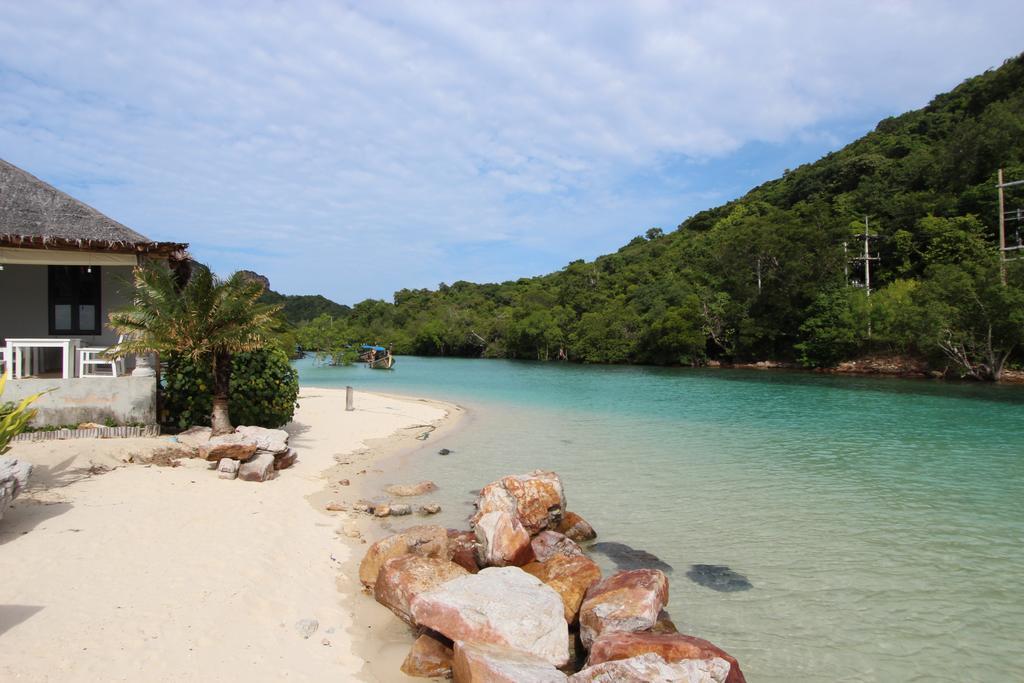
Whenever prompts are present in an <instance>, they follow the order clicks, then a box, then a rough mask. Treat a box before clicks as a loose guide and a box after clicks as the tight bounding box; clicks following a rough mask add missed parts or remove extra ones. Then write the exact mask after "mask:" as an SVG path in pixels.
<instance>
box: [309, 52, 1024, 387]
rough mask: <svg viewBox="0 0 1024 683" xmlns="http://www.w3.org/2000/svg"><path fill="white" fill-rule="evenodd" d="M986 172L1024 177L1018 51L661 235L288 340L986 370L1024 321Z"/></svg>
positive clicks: (350, 318) (1012, 347) (477, 351)
mask: <svg viewBox="0 0 1024 683" xmlns="http://www.w3.org/2000/svg"><path fill="white" fill-rule="evenodd" d="M999 167H1003V168H1005V169H1006V173H1007V177H1008V178H1010V179H1024V57H1018V58H1015V59H1013V60H1010V61H1008V62H1007V63H1006V64H1004V65H1003V66H1002V67H1001V68H999V69H997V70H993V71H990V72H986V73H985V74H982V75H980V76H977V77H975V78H972V79H970V80H968V81H966V82H965V83H963V84H962V85H960V86H959V87H957V88H956V89H955V90H953V91H952V92H950V93H947V94H944V95H940V96H938V97H936V98H935V99H934V100H933V101H932V102H931V103H930V104H929V105H928V106H927V107H925V108H924V109H921V110H918V111H913V112H909V113H907V114H903V115H901V116H897V117H892V118H888V119H886V120H884V121H882V122H881V123H879V124H878V126H877V127H876V129H875V130H874V131H872V132H871V133H869V134H867V135H865V136H864V137H863V138H861V139H859V140H857V141H855V142H853V143H851V144H850V145H848V146H846V147H845V148H843V149H842V150H839V151H837V152H835V153H831V154H828V155H826V156H825V157H824V158H822V159H820V160H819V161H817V162H815V163H812V164H807V165H804V166H801V167H799V168H797V169H795V170H792V171H787V172H786V173H785V174H784V175H783V177H781V178H779V179H777V180H773V181H770V182H767V183H765V184H763V185H761V186H760V187H757V188H755V189H753V190H751V191H750V192H749V193H748V194H747V195H746V196H744V197H742V198H740V199H738V200H735V201H732V202H729V203H728V204H725V205H723V206H719V207H716V208H713V209H709V210H707V211H702V212H700V213H698V214H696V215H694V216H692V217H691V218H689V219H687V220H686V221H684V222H683V223H682V224H681V225H680V226H679V227H678V229H677V230H675V231H673V232H671V233H668V234H666V233H663V232H662V231H661V230H660V229H657V228H652V229H650V230H647V231H646V232H645V234H644V235H643V236H638V237H636V238H634V239H633V240H632V241H630V242H629V243H628V244H627V245H626V246H624V247H622V248H621V249H619V250H618V251H617V252H616V253H614V254H609V255H606V256H602V257H599V258H597V259H596V260H595V261H593V262H591V263H587V262H584V261H575V262H573V263H570V264H569V265H568V266H566V267H565V268H563V269H562V270H561V271H559V272H557V273H552V274H550V275H546V276H543V277H536V278H529V279H522V280H518V281H515V282H505V283H501V284H482V285H477V284H472V283H468V282H456V283H454V284H452V285H445V284H442V285H440V286H439V288H438V289H437V290H436V291H431V290H425V289H424V290H402V291H399V292H397V293H396V294H395V296H394V302H393V303H388V302H384V301H375V300H367V301H363V302H361V303H359V304H356V305H355V306H354V307H353V308H352V309H351V310H350V311H347V312H345V313H343V314H342V313H338V314H333V313H328V315H326V316H321V317H316V316H311V317H310V318H307V320H311V321H312V322H309V323H307V324H305V325H303V326H301V327H300V329H299V330H298V339H299V342H300V344H301V345H303V346H304V347H306V348H312V349H322V348H328V349H337V348H343V347H344V345H345V343H350V342H358V341H379V342H384V343H388V342H393V343H395V348H396V352H398V353H414V354H424V355H462V356H493V357H507V358H532V359H554V358H568V359H569V360H576V361H581V362H592V363H655V364H701V363H704V362H706V361H707V360H709V359H719V360H724V361H743V360H746V361H752V360H759V359H779V360H800V361H802V362H803V363H805V364H806V365H809V366H828V365H832V364H835V363H836V362H838V361H840V360H843V359H846V358H852V357H855V356H858V355H861V354H865V353H877V352H881V353H898V354H908V355H914V356H919V357H924V358H928V359H929V360H930V361H931V362H932V364H933V367H935V368H937V369H939V370H942V369H948V370H950V371H951V372H952V373H954V374H959V375H968V376H973V377H978V378H984V379H992V378H997V377H998V376H999V374H1000V372H1001V370H1002V368H1003V366H1004V364H1005V363H1006V362H1007V361H1008V360H1010V361H1013V360H1014V358H1015V357H1014V355H1013V354H1014V353H1019V344H1020V342H1021V320H1022V318H1024V305H1022V291H1024V290H1022V289H1021V288H1022V284H1024V282H1022V276H1021V273H1020V266H1021V263H1019V262H1018V263H1011V264H1010V266H1009V271H1010V272H1009V276H1008V286H1007V287H1003V286H1002V285H1000V284H999V276H998V271H997V261H998V257H997V251H996V244H997V242H996V229H997V225H998V215H997V214H998V210H997V204H996V191H995V187H994V186H995V183H996V172H997V169H998V168H999ZM1021 205H1024V192H1016V194H1015V193H1014V192H1013V191H1010V194H1009V203H1008V208H1015V207H1016V206H1021ZM865 216H869V217H870V232H871V233H872V234H873V235H875V236H876V239H874V240H873V241H872V244H873V246H872V254H873V255H875V254H876V253H877V255H878V256H879V257H880V261H876V262H873V264H872V282H871V284H872V289H873V292H872V294H871V296H870V297H869V296H867V292H866V291H865V290H864V289H863V288H857V287H854V286H852V284H851V280H852V279H854V278H859V277H861V274H862V272H863V265H862V264H860V263H857V262H852V261H850V260H849V257H852V256H854V255H856V254H857V253H860V252H862V250H863V242H862V241H859V240H858V239H857V238H856V236H855V235H856V234H857V233H863V232H864V217H865ZM1016 239H1017V238H1016V235H1015V234H1011V235H1010V240H1011V241H1012V242H1014V243H1015V242H1016ZM847 250H848V251H847Z"/></svg>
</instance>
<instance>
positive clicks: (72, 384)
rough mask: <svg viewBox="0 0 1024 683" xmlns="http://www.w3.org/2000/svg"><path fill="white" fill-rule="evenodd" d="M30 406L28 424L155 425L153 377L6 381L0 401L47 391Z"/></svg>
mask: <svg viewBox="0 0 1024 683" xmlns="http://www.w3.org/2000/svg"><path fill="white" fill-rule="evenodd" d="M51 389H52V391H50V393H48V394H46V395H45V396H42V397H41V398H40V399H39V400H37V401H36V402H35V403H33V404H32V407H33V408H35V409H36V410H37V411H38V415H36V418H35V420H33V421H32V424H33V425H35V426H40V425H62V424H80V423H82V422H99V423H101V424H102V423H103V421H104V420H106V419H107V418H112V419H113V420H115V421H116V422H117V423H118V424H125V423H128V422H141V423H143V424H147V425H148V424H154V423H155V422H156V378H155V377H130V376H129V377H117V378H106V377H82V378H78V379H9V380H7V388H6V389H5V390H4V393H3V396H2V397H0V400H2V401H4V402H7V401H20V400H21V399H23V398H25V397H26V396H30V395H32V394H34V393H36V392H38V391H46V390H51Z"/></svg>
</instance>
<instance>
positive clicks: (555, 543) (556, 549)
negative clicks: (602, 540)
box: [530, 531, 583, 562]
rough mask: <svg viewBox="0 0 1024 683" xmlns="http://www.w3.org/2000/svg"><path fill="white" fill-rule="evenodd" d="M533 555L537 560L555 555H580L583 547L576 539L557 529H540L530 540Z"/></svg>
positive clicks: (544, 560)
mask: <svg viewBox="0 0 1024 683" xmlns="http://www.w3.org/2000/svg"><path fill="white" fill-rule="evenodd" d="M530 546H531V547H532V548H533V555H534V557H536V558H537V561H538V562H547V561H548V559H549V558H551V557H553V556H555V555H567V556H572V555H582V554H583V548H581V547H580V546H579V544H577V543H576V541H574V540H572V539H570V538H568V537H567V536H564V535H563V534H560V533H558V532H557V531H542V532H540V533H539V534H537V535H536V536H534V537H533V540H532V541H530Z"/></svg>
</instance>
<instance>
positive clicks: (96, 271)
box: [48, 266, 100, 334]
mask: <svg viewBox="0 0 1024 683" xmlns="http://www.w3.org/2000/svg"><path fill="white" fill-rule="evenodd" d="M48 268H49V271H50V334H99V333H100V267H99V266H92V267H86V266H48Z"/></svg>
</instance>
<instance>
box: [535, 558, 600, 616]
mask: <svg viewBox="0 0 1024 683" xmlns="http://www.w3.org/2000/svg"><path fill="white" fill-rule="evenodd" d="M523 571H524V572H526V573H527V574H531V575H533V576H536V577H537V578H538V579H540V580H541V581H543V582H544V583H545V584H546V585H548V586H550V587H551V588H553V589H554V590H555V592H556V593H558V596H559V597H560V598H562V605H563V606H564V607H565V621H566V622H567V623H569V624H572V623H573V622H575V621H576V617H577V616H578V615H579V611H580V605H581V604H582V603H583V596H584V595H586V593H587V589H589V588H590V587H591V586H593V585H594V584H595V583H597V582H598V581H600V580H601V568H600V567H598V566H597V563H595V562H594V561H593V560H591V559H590V558H589V557H583V556H582V555H572V556H567V555H555V556H553V557H551V558H550V559H549V560H548V561H547V562H530V563H529V564H526V565H523Z"/></svg>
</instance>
